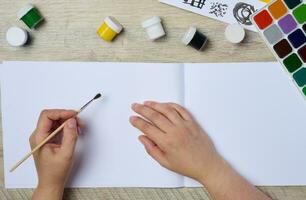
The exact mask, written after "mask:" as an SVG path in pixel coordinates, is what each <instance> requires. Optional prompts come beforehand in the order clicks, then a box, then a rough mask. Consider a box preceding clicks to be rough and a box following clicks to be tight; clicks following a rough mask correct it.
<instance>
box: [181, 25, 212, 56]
mask: <svg viewBox="0 0 306 200" xmlns="http://www.w3.org/2000/svg"><path fill="white" fill-rule="evenodd" d="M182 43H183V44H185V45H186V46H187V45H189V46H191V47H193V48H195V49H196V50H198V51H202V50H203V49H204V47H205V45H206V43H207V37H206V36H205V35H203V34H202V33H201V32H199V31H198V30H197V29H196V27H193V26H192V27H190V28H189V29H188V30H187V32H186V33H185V35H184V37H183V38H182Z"/></svg>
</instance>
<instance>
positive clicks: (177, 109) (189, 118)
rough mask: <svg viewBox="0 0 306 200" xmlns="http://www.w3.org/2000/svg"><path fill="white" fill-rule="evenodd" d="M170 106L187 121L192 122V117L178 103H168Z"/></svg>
mask: <svg viewBox="0 0 306 200" xmlns="http://www.w3.org/2000/svg"><path fill="white" fill-rule="evenodd" d="M168 104H169V105H170V106H172V107H173V108H174V109H175V110H176V111H177V112H178V113H179V114H180V115H181V116H182V117H183V119H185V120H186V121H189V120H192V119H193V118H192V115H191V114H190V112H189V111H188V110H186V108H184V107H182V106H180V105H179V104H176V103H168Z"/></svg>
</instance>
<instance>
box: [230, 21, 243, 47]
mask: <svg viewBox="0 0 306 200" xmlns="http://www.w3.org/2000/svg"><path fill="white" fill-rule="evenodd" d="M225 37H226V39H227V40H228V41H229V42H231V43H234V44H237V43H240V42H242V40H243V39H244V38H245V30H244V28H243V27H242V26H240V25H239V24H230V25H228V26H227V27H226V29H225Z"/></svg>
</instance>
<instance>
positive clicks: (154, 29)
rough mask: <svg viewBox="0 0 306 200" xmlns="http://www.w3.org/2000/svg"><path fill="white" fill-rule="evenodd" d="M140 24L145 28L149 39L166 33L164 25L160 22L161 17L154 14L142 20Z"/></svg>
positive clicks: (154, 38)
mask: <svg viewBox="0 0 306 200" xmlns="http://www.w3.org/2000/svg"><path fill="white" fill-rule="evenodd" d="M141 25H142V27H143V28H144V29H145V30H146V32H147V34H148V36H149V38H150V40H152V41H154V40H156V39H158V38H161V37H163V36H165V35H166V33H165V30H164V27H163V25H162V23H161V18H160V17H158V16H154V17H152V18H150V19H148V20H146V21H144V22H142V24H141Z"/></svg>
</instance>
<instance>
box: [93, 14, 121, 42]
mask: <svg viewBox="0 0 306 200" xmlns="http://www.w3.org/2000/svg"><path fill="white" fill-rule="evenodd" d="M122 29H123V27H122V25H121V24H120V23H119V22H118V21H117V20H116V19H115V18H114V17H106V18H105V19H104V22H103V23H102V25H101V26H100V27H99V29H98V31H97V33H98V35H99V36H100V37H101V38H102V39H103V40H105V41H106V42H111V41H113V39H114V38H115V37H116V36H117V35H118V34H119V33H120V32H121V31H122Z"/></svg>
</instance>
